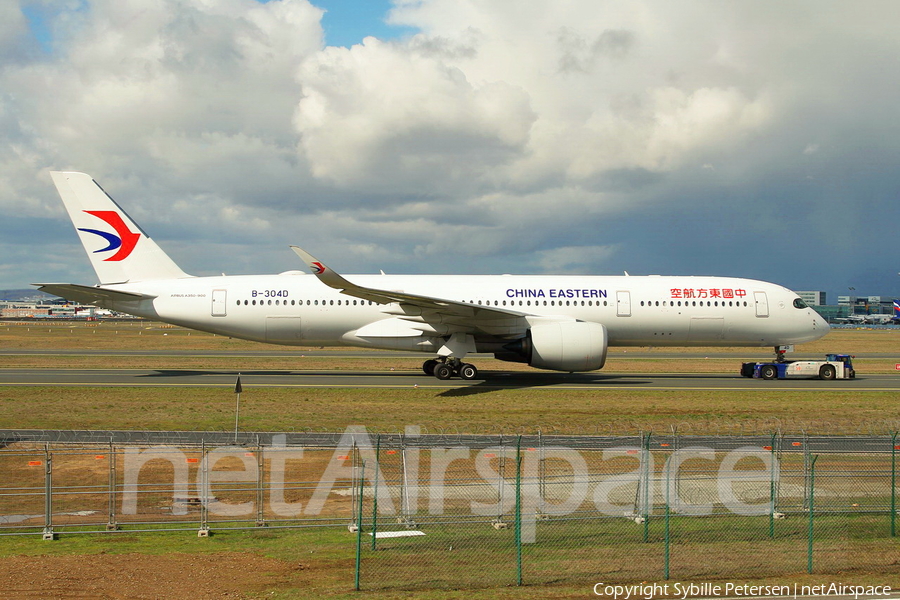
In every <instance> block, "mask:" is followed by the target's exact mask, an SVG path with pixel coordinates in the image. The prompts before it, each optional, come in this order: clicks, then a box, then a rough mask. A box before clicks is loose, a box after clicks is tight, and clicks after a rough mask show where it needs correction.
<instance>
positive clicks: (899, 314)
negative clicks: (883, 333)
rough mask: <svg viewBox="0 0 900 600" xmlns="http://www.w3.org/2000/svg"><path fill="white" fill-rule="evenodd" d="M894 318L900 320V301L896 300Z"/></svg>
mask: <svg viewBox="0 0 900 600" xmlns="http://www.w3.org/2000/svg"><path fill="white" fill-rule="evenodd" d="M894 318H895V319H900V300H894Z"/></svg>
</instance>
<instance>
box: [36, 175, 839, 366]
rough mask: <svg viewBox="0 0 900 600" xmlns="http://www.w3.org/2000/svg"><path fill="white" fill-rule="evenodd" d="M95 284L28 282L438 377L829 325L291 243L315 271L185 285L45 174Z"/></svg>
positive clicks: (96, 198) (811, 316)
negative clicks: (400, 263)
mask: <svg viewBox="0 0 900 600" xmlns="http://www.w3.org/2000/svg"><path fill="white" fill-rule="evenodd" d="M52 177H53V182H54V184H55V185H56V188H57V189H58V190H59V194H60V196H61V197H62V200H63V203H64V204H65V206H66V210H67V211H68V213H69V216H70V218H71V219H72V222H73V224H74V225H75V229H76V230H77V232H78V235H79V237H80V239H81V243H82V244H83V245H84V248H85V251H86V252H87V254H88V257H89V258H90V261H91V264H92V265H93V267H94V270H95V271H96V273H97V277H98V279H99V284H97V285H80V284H73V283H45V284H35V285H37V286H38V287H39V288H40V289H41V290H43V291H46V292H49V293H51V294H55V295H58V296H62V297H64V298H67V299H70V300H74V301H79V302H84V303H91V304H94V305H97V306H101V307H104V308H108V309H112V310H115V311H120V312H124V313H128V314H132V315H136V316H140V317H145V318H148V319H154V320H159V321H163V322H166V323H172V324H175V325H180V326H183V327H188V328H191V329H196V330H200V331H207V332H211V333H217V334H222V335H228V336H232V337H235V338H242V339H247V340H255V341H259V342H268V343H272V344H285V345H314V346H329V345H330V346H333V345H340V346H358V347H362V348H380V349H388V350H404V351H417V352H422V353H423V354H426V355H431V356H430V357H429V358H428V360H426V361H425V362H424V364H423V367H422V368H423V370H424V371H425V372H426V373H428V374H432V375H434V376H436V377H437V378H438V379H449V378H450V377H454V376H458V377H460V378H462V379H470V380H471V379H476V378H478V370H477V369H476V367H475V366H474V365H472V364H470V363H467V362H465V358H466V356H467V355H469V354H472V353H491V354H493V355H494V356H495V357H496V358H497V359H500V360H504V361H513V362H524V363H528V364H529V365H531V366H533V367H537V368H540V369H549V370H555V371H564V372H579V371H593V370H596V369H600V368H601V367H603V365H604V363H605V362H606V355H607V349H608V348H609V347H610V346H757V347H759V346H773V347H775V349H776V352H778V350H779V349H780V348H781V347H783V346H789V345H793V344H799V343H803V342H810V341H813V340H816V339H819V338H821V337H822V336H824V335H825V334H826V333H828V331H829V327H828V324H827V323H826V322H825V321H824V320H823V319H822V318H821V317H820V316H819V315H818V314H817V313H816V312H815V311H814V310H813V309H811V308H809V307H808V306H807V305H806V304H805V303H804V302H803V300H801V299H800V297H799V296H798V295H797V294H795V293H794V292H792V291H790V290H788V289H786V288H784V287H781V286H779V285H775V284H772V283H766V282H763V281H755V280H751V279H739V278H732V277H705V276H685V277H670V276H630V277H629V276H621V277H605V276H562V275H559V276H557V275H540V276H537V275H535V276H519V275H496V276H494V275H474V276H472V275H383V274H381V275H352V276H349V275H348V276H347V277H343V276H341V275H339V274H338V273H336V272H335V271H333V270H332V269H330V268H329V267H327V266H326V265H325V264H324V263H323V262H321V261H320V260H318V259H316V258H315V257H313V256H312V255H310V254H309V253H307V252H305V251H304V250H302V249H300V248H298V247H296V246H292V248H293V250H294V252H296V253H297V255H298V256H299V257H300V259H301V260H302V261H303V262H304V263H305V264H306V266H307V268H308V269H309V270H310V271H311V272H312V275H310V274H308V273H305V272H302V271H288V272H286V273H281V274H278V275H241V276H225V275H223V276H218V277H193V276H191V275H188V274H187V273H185V272H184V271H182V270H181V268H179V267H178V265H176V264H175V263H174V262H173V261H172V259H171V258H169V256H168V255H167V254H166V253H165V252H163V251H162V249H161V248H160V247H159V246H158V245H157V244H156V243H155V242H154V241H153V240H152V239H151V238H150V237H148V236H147V235H146V234H145V233H144V231H143V230H142V229H140V228H139V227H138V226H137V224H136V223H135V222H134V221H133V220H132V219H131V218H130V217H129V216H128V215H127V214H126V213H125V211H124V210H122V209H121V208H120V207H119V205H118V204H116V202H115V201H113V199H112V198H111V197H110V196H109V195H108V194H107V193H106V192H105V191H104V190H103V189H102V188H101V187H100V186H99V185H98V184H97V183H96V182H95V181H94V180H93V179H92V178H91V177H90V176H88V175H86V174H84V173H71V172H53V173H52Z"/></svg>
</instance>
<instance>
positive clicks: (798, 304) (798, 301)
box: [794, 298, 809, 308]
mask: <svg viewBox="0 0 900 600" xmlns="http://www.w3.org/2000/svg"><path fill="white" fill-rule="evenodd" d="M794 308H809V305H808V304H807V303H806V302H804V301H803V300H801V299H800V298H795V299H794Z"/></svg>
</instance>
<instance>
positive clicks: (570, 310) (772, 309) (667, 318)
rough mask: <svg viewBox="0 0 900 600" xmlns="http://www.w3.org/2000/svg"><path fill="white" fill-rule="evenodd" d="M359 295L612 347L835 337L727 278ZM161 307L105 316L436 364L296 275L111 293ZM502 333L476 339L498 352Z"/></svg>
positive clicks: (144, 285)
mask: <svg viewBox="0 0 900 600" xmlns="http://www.w3.org/2000/svg"><path fill="white" fill-rule="evenodd" d="M347 279H348V280H351V281H352V282H353V283H355V284H358V285H360V286H366V287H372V288H378V289H382V290H392V291H401V292H406V293H412V294H422V295H427V296H429V297H432V298H444V299H447V300H454V301H457V302H465V303H469V304H473V305H475V306H478V305H481V306H491V307H498V308H502V309H506V310H510V311H517V312H519V313H522V314H523V315H525V316H526V317H528V318H531V317H532V316H536V317H566V318H574V319H577V320H579V321H587V322H595V323H600V324H602V325H604V326H605V327H606V329H607V331H608V342H609V345H610V346H782V345H791V344H799V343H803V342H809V341H812V340H816V339H818V338H820V337H822V336H824V335H825V334H826V333H827V332H828V331H829V327H828V325H827V323H826V322H825V321H824V320H823V319H822V318H821V317H820V316H819V315H818V313H816V312H815V311H814V310H813V309H811V308H808V307H806V306H801V307H798V306H797V305H795V301H796V300H797V299H798V297H797V295H796V294H795V293H794V292H792V291H790V290H788V289H786V288H783V287H781V286H778V285H774V284H771V283H766V282H762V281H755V280H749V279H737V278H726V277H698V276H693V277H669V276H641V277H637V276H634V277H601V276H583V277H581V276H518V275H500V276H492V275H478V276H457V275H396V276H394V275H355V276H347ZM106 287H107V288H110V289H118V290H122V291H130V292H138V293H143V294H148V295H153V296H156V298H154V299H152V300H149V299H145V300H141V301H126V302H118V301H117V302H112V303H107V305H108V306H109V308H113V309H115V310H119V311H122V312H127V313H130V314H135V315H139V316H144V317H148V318H153V319H159V320H161V321H165V322H168V323H173V324H177V325H183V326H185V327H189V328H193V329H198V330H202V331H208V332H213V333H218V334H223V335H228V336H232V337H236V338H243V339H248V340H256V341H260V342H268V343H275V344H287V345H301V344H302V345H320V346H321V345H348V346H362V347H379V348H387V349H394V350H397V349H406V350H417V351H422V352H434V351H435V350H436V349H437V348H438V347H440V344H441V343H442V341H441V338H440V331H431V332H428V331H424V332H423V331H417V330H412V329H410V328H406V327H404V326H403V322H402V321H400V322H399V323H398V319H396V318H395V317H396V315H397V314H398V312H397V310H398V307H397V305H396V304H376V303H373V302H370V301H366V300H360V299H358V298H355V297H352V296H348V295H346V294H342V293H341V292H339V291H338V290H335V289H332V288H330V287H328V286H326V285H324V284H323V283H321V282H320V281H319V280H318V279H317V278H316V277H315V276H313V275H309V274H305V273H302V272H299V271H291V272H288V273H284V274H281V275H254V276H221V277H188V278H183V279H174V280H173V279H167V280H150V281H144V282H140V283H134V284H117V285H108V286H106ZM508 339H511V338H506V339H504V336H503V332H502V330H500V331H499V332H498V333H497V335H491V336H482V337H480V338H479V337H476V340H475V342H476V344H477V347H478V351H484V352H491V351H496V350H497V349H498V348H499V347H500V344H502V343H503V342H504V341H508Z"/></svg>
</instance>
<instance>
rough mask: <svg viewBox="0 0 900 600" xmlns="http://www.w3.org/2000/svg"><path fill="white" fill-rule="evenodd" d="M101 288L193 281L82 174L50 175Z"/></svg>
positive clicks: (56, 172) (101, 190) (53, 173)
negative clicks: (148, 281)
mask: <svg viewBox="0 0 900 600" xmlns="http://www.w3.org/2000/svg"><path fill="white" fill-rule="evenodd" d="M50 175H51V176H52V177H53V183H54V185H56V189H57V190H58V191H59V195H60V197H61V198H62V201H63V204H65V205H66V210H67V211H68V212H69V218H71V219H72V223H73V224H74V225H75V229H76V230H77V231H78V236H79V237H80V238H81V243H82V245H83V246H84V249H85V251H86V252H87V255H88V258H90V259H91V265H92V266H93V267H94V271H96V273H97V277H98V278H99V279H100V283H101V284H111V283H126V282H129V281H131V282H134V281H145V280H148V279H177V278H180V277H190V275H188V274H187V273H185V272H184V271H182V270H181V269H180V268H179V267H178V265H176V264H175V263H174V261H172V259H171V258H169V256H168V255H167V254H166V253H165V252H163V251H162V249H161V248H160V247H159V246H157V245H156V242H154V241H153V240H152V239H150V238H149V237H148V236H147V234H146V233H144V231H143V230H142V229H141V228H140V227H138V225H137V224H136V223H135V222H134V221H132V220H131V217H129V216H128V214H126V213H125V211H124V210H122V209H121V208H120V207H119V205H118V204H116V202H115V200H113V199H112V198H111V197H110V196H109V195H108V194H107V193H106V192H105V191H103V188H101V187H100V185H99V184H97V182H96V181H94V180H93V179H92V178H91V177H90V176H89V175H85V174H84V173H63V172H58V171H53V172H51V173H50Z"/></svg>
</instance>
